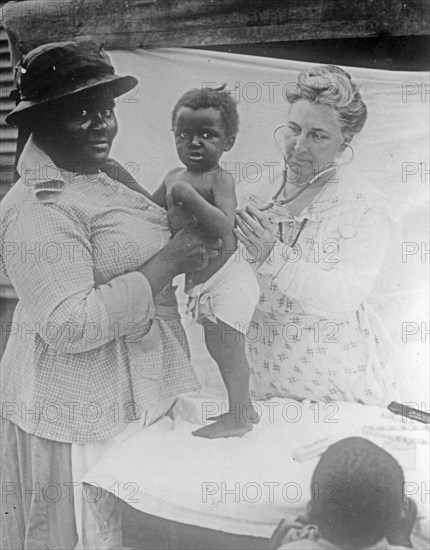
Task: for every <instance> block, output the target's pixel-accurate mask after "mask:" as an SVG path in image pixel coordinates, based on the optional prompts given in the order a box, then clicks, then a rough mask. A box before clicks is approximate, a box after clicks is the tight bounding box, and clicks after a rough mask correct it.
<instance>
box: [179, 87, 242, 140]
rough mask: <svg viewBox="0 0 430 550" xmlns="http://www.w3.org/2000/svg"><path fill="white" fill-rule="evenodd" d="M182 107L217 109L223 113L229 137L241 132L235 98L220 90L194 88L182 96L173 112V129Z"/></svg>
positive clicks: (222, 116) (222, 117)
mask: <svg viewBox="0 0 430 550" xmlns="http://www.w3.org/2000/svg"><path fill="white" fill-rule="evenodd" d="M181 107H189V108H190V109H194V110H196V109H209V108H211V107H212V108H213V109H217V110H218V111H219V112H220V113H221V120H222V121H223V124H224V127H225V129H226V131H227V135H228V137H236V135H237V132H238V131H239V113H238V112H237V105H236V101H235V100H234V98H233V96H232V95H231V94H230V93H229V92H227V91H226V90H225V85H224V86H221V87H220V88H215V89H214V88H193V89H192V90H189V91H188V92H186V93H185V94H184V95H183V96H181V97H180V98H179V100H178V102H177V103H176V105H175V106H174V108H173V111H172V127H173V126H174V125H175V120H176V115H177V113H178V111H179V109H180V108H181Z"/></svg>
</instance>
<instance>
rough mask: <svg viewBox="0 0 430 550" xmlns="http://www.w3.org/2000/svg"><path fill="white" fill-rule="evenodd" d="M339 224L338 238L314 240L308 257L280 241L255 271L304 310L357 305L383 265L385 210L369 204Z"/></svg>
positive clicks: (332, 312) (332, 310)
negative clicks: (350, 220)
mask: <svg viewBox="0 0 430 550" xmlns="http://www.w3.org/2000/svg"><path fill="white" fill-rule="evenodd" d="M341 227H342V226H341ZM343 227H344V229H342V228H341V229H340V233H341V235H342V232H343V235H344V236H342V237H341V238H340V240H330V239H327V240H326V241H325V242H323V243H314V246H313V252H312V253H311V254H310V256H309V258H308V259H304V258H303V257H302V254H301V248H300V246H299V247H297V248H295V249H291V248H290V247H289V246H288V248H287V245H285V246H284V245H282V243H279V244H278V245H277V246H275V247H274V249H273V251H272V254H271V255H270V256H269V258H267V260H266V261H265V262H263V263H262V264H261V265H260V266H259V268H258V271H259V273H260V274H261V275H263V277H267V279H269V280H270V282H269V285H276V286H277V287H278V288H279V290H280V291H281V292H282V293H285V294H286V295H287V296H290V297H291V298H293V299H294V300H297V301H298V302H299V303H300V304H301V305H302V307H303V310H304V311H305V312H306V313H314V314H318V315H325V316H330V315H336V314H338V313H343V312H347V311H352V310H354V309H356V308H357V307H358V306H359V304H360V303H361V302H362V301H363V300H364V299H365V298H366V297H367V296H368V295H369V293H370V292H371V290H372V287H373V285H374V283H375V280H376V278H377V276H378V273H379V271H380V268H381V266H382V262H383V260H384V256H385V253H386V251H387V248H388V244H389V239H390V220H389V216H388V214H387V212H385V211H383V210H382V209H379V208H370V209H369V210H367V211H366V212H363V214H362V216H360V217H359V221H358V222H356V225H355V224H354V225H353V224H351V223H345V225H344V226H343ZM298 244H299V245H300V240H299V243H298Z"/></svg>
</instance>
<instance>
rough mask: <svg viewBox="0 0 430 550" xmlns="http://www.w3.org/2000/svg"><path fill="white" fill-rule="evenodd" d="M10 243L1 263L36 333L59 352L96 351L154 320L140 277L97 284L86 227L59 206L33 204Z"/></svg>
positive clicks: (14, 228) (17, 223) (12, 230)
mask: <svg viewBox="0 0 430 550" xmlns="http://www.w3.org/2000/svg"><path fill="white" fill-rule="evenodd" d="M24 209H25V205H24ZM6 240H7V241H8V247H7V249H6V250H7V251H8V254H4V255H3V262H4V264H5V267H6V270H7V274H8V276H9V278H10V280H11V282H12V284H13V286H14V288H15V290H16V292H17V295H18V297H19V299H20V300H21V302H22V306H23V308H24V310H25V312H26V314H27V315H28V316H29V317H30V319H31V321H32V323H34V327H33V330H35V331H36V332H37V333H38V334H40V336H41V337H42V338H43V339H44V340H46V341H47V343H49V344H50V345H51V346H52V347H54V348H56V349H58V350H59V351H61V352H64V353H81V352H84V351H87V350H90V349H95V348H98V347H100V346H102V345H103V344H106V343H107V342H108V341H110V340H113V339H115V338H118V337H120V336H123V335H125V334H129V333H130V332H133V331H134V328H136V327H137V326H138V325H140V324H142V323H146V322H148V321H149V320H151V319H152V317H153V316H154V304H153V298H152V291H151V287H150V286H149V283H148V281H147V280H146V278H145V277H144V275H142V273H140V272H137V271H134V272H130V273H126V274H124V275H120V276H118V277H114V278H113V279H111V280H110V281H109V282H108V283H105V284H100V285H96V284H95V280H94V273H93V262H92V246H91V242H90V241H89V239H88V237H87V231H86V230H85V225H84V224H83V223H80V222H79V221H78V220H74V219H72V218H71V217H70V216H69V215H67V214H66V213H65V212H63V211H62V210H60V209H59V208H58V207H56V206H55V205H54V206H52V205H47V204H35V205H34V206H33V207H31V208H30V212H26V214H25V215H23V213H21V215H20V216H19V218H18V219H17V220H16V221H15V223H13V224H11V225H10V226H9V230H8V231H7V234H6ZM133 327H134V328H133ZM27 330H30V328H28V329H27ZM54 336H55V337H54Z"/></svg>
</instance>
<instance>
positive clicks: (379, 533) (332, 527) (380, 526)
mask: <svg viewBox="0 0 430 550" xmlns="http://www.w3.org/2000/svg"><path fill="white" fill-rule="evenodd" d="M311 495H312V498H311V502H310V503H309V519H310V520H311V522H312V523H315V524H316V525H317V526H318V530H319V532H320V535H321V536H322V537H323V538H325V539H327V540H329V541H330V542H332V543H333V544H335V545H337V546H340V547H341V548H367V547H369V546H371V545H373V544H375V543H377V542H378V541H380V540H381V539H383V538H384V537H386V536H387V535H388V534H389V533H390V532H392V531H393V530H394V529H395V526H396V523H398V522H399V521H400V518H401V515H402V508H403V502H404V475H403V470H402V468H401V466H400V465H399V463H398V462H397V461H396V460H395V459H394V458H393V457H392V456H391V455H390V454H389V453H387V452H386V451H384V449H382V448H381V447H378V446H377V445H375V444H374V443H372V442H370V441H368V440H367V439H363V438H361V437H349V438H347V439H343V440H341V441H338V442H337V443H335V444H334V445H331V446H330V447H329V448H328V449H327V451H325V453H324V454H323V455H322V456H321V459H320V461H319V462H318V464H317V466H316V468H315V471H314V473H313V476H312V485H311Z"/></svg>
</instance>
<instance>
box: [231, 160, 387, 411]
mask: <svg viewBox="0 0 430 550" xmlns="http://www.w3.org/2000/svg"><path fill="white" fill-rule="evenodd" d="M260 186H261V183H260ZM278 186H279V182H278V181H276V182H273V184H272V185H267V186H264V189H263V190H261V188H260V189H258V195H257V193H256V192H253V191H252V190H249V189H244V190H243V192H242V193H241V198H240V201H239V203H240V205H241V206H242V207H243V206H244V205H245V204H246V203H247V202H248V201H249V202H250V203H251V204H254V205H256V206H257V207H258V206H261V205H262V204H264V202H265V200H270V198H271V197H272V196H273V194H274V192H275V190H276V189H277V187H278ZM254 191H255V190H254ZM268 213H269V214H270V217H271V220H272V223H273V224H274V225H275V226H276V242H275V246H274V248H273V250H272V252H271V254H270V255H269V257H268V258H267V259H266V260H265V261H264V262H262V263H255V264H254V268H255V271H256V275H257V278H258V281H259V284H260V290H261V297H260V301H259V304H258V305H257V308H256V310H255V313H254V317H253V322H252V324H251V325H250V326H249V328H248V333H247V354H248V360H249V363H250V372H251V396H252V398H253V399H256V400H259V399H264V400H267V399H271V398H272V397H296V398H307V399H314V400H322V401H356V402H361V403H366V404H380V405H385V404H387V403H388V402H389V401H390V400H392V399H394V398H395V389H394V382H393V380H394V376H393V373H392V367H391V361H390V355H391V349H390V342H389V340H388V337H387V334H386V332H385V331H384V329H383V327H382V325H381V324H380V322H379V319H378V318H377V316H376V314H375V313H374V312H373V311H372V310H371V308H370V307H369V306H368V305H367V304H366V298H368V296H369V295H370V293H371V290H372V287H373V286H374V283H375V280H376V278H377V276H378V273H379V271H380V268H381V265H382V262H383V260H384V256H385V253H386V251H387V249H388V245H389V239H390V215H389V208H388V205H387V202H386V199H385V198H384V196H383V195H382V194H381V193H380V192H379V191H378V190H376V189H375V188H374V187H373V186H372V185H371V184H370V183H369V182H367V181H365V180H364V179H362V178H361V177H360V176H358V175H357V174H356V173H355V172H353V171H351V170H349V169H346V168H344V169H342V170H341V171H340V173H338V174H336V175H335V177H333V178H332V179H331V180H330V181H328V182H327V183H326V184H325V185H324V187H323V188H322V189H321V191H320V192H319V193H318V195H317V196H316V197H315V199H314V200H313V202H312V203H311V204H310V205H308V206H307V207H306V208H305V209H304V210H303V212H302V213H301V214H300V215H299V216H297V217H295V216H293V215H292V214H291V212H290V210H289V208H288V206H278V205H277V206H274V207H272V208H271V209H270V210H268ZM305 220H306V221H305ZM295 240H297V242H296V244H295V245H294V246H291V245H292V244H293V243H294V241H295Z"/></svg>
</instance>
